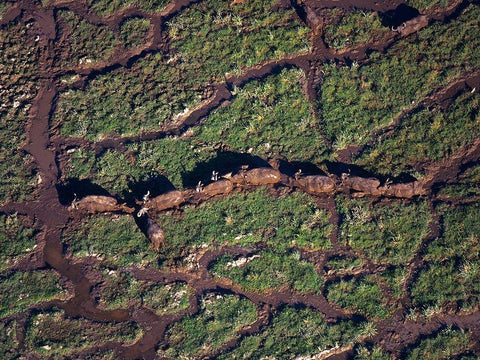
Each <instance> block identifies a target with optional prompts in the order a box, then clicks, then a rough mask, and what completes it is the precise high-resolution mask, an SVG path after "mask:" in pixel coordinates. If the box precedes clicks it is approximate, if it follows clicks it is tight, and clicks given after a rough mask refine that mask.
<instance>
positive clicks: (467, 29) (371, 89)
mask: <svg viewBox="0 0 480 360" xmlns="http://www.w3.org/2000/svg"><path fill="white" fill-rule="evenodd" d="M479 16H480V9H479V8H478V7H477V6H470V7H469V8H468V9H467V10H466V11H465V13H463V14H462V15H461V16H460V17H459V18H458V19H455V20H452V21H451V22H448V23H446V24H440V23H437V24H433V25H432V26H429V27H427V28H425V29H423V30H420V31H419V32H418V35H417V36H414V37H409V38H407V39H405V40H401V41H399V42H398V43H396V44H395V45H394V46H392V48H391V49H389V50H388V52H387V54H386V56H383V55H380V54H379V53H376V52H374V53H372V54H371V55H370V62H369V63H368V64H367V65H364V66H358V65H357V64H356V63H353V64H352V66H350V67H349V66H336V65H326V66H325V79H324V82H323V84H322V86H321V92H320V101H321V102H320V103H321V106H320V107H321V114H322V118H323V120H324V122H325V127H326V135H327V137H328V139H329V140H330V141H331V142H332V143H333V146H334V148H335V149H341V148H344V147H345V146H346V145H348V144H351V143H354V144H364V143H365V142H366V141H367V140H368V136H369V134H371V132H372V130H374V129H375V128H378V127H382V126H385V125H387V124H388V123H389V122H390V121H391V120H392V119H394V118H395V116H398V114H399V113H400V112H401V111H402V110H403V109H406V108H408V107H410V106H412V102H415V101H420V100H422V99H423V98H424V97H425V96H426V95H427V94H428V93H429V92H431V91H432V90H434V89H435V88H437V87H439V86H442V85H445V84H447V83H449V82H451V81H452V80H454V79H455V78H457V77H458V76H459V75H460V74H461V73H462V72H469V71H472V70H473V69H475V68H477V67H478V66H479V60H480V58H479V57H478V52H477V51H476V50H475V49H476V48H478V46H479V45H480V44H479V42H478V41H479V40H478V39H480V33H479V28H478V26H476V25H475V24H477V23H478V18H479ZM339 105H340V106H339ZM411 134H418V133H417V132H411ZM418 135H420V134H418ZM453 138H455V137H452V139H453ZM401 146H402V149H409V147H408V145H407V144H402V145H401ZM426 148H427V147H426ZM377 165H378V163H377V162H370V163H369V166H371V167H372V168H373V167H374V166H377Z"/></svg>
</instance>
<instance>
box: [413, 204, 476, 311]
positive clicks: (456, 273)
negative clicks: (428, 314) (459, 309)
mask: <svg viewBox="0 0 480 360" xmlns="http://www.w3.org/2000/svg"><path fill="white" fill-rule="evenodd" d="M441 210H442V215H443V226H444V233H443V236H442V237H441V238H438V239H435V240H434V241H432V243H431V244H430V245H429V247H428V249H427V254H426V259H427V260H429V263H428V266H427V267H426V268H425V269H422V271H421V272H420V273H419V276H418V279H417V281H416V283H415V284H414V286H413V287H412V295H413V297H414V303H415V304H417V305H423V306H427V305H439V306H441V305H444V304H446V303H448V302H455V303H459V304H461V305H462V306H463V307H465V308H470V307H471V306H472V305H474V304H476V303H478V301H479V300H480V286H479V285H478V284H479V283H480V266H479V263H480V257H479V255H478V254H479V253H480V242H479V239H480V224H479V222H478V219H479V216H480V206H478V205H469V206H466V207H463V208H458V209H457V208H450V207H447V206H444V207H442V208H441Z"/></svg>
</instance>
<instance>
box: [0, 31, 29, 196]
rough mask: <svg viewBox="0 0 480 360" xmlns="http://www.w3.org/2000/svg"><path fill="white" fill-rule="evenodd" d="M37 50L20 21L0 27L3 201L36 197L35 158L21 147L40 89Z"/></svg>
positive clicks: (0, 193)
mask: <svg viewBox="0 0 480 360" xmlns="http://www.w3.org/2000/svg"><path fill="white" fill-rule="evenodd" d="M37 62H38V53H37V51H36V47H35V43H34V42H33V40H32V34H31V32H30V31H29V30H28V29H27V28H25V27H24V26H21V25H20V24H10V25H8V26H6V27H4V28H0V84H1V87H0V138H1V139H2V141H1V142H0V204H1V203H4V202H5V201H7V200H13V201H19V200H24V199H31V198H32V197H34V196H33V195H34V191H33V190H34V189H35V186H36V183H37V178H36V176H35V169H34V168H33V164H32V162H33V158H32V157H31V156H30V155H26V154H25V153H24V152H22V151H21V147H22V145H23V143H24V141H25V127H26V125H27V116H28V111H29V109H30V107H31V101H32V100H33V98H34V97H35V95H36V93H37V90H38V83H37V80H38V79H37V75H36V71H37V65H38V63H37Z"/></svg>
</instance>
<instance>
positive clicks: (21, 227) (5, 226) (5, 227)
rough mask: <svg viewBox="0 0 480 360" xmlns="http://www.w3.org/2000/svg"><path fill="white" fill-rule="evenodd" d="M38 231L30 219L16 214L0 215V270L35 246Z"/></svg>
mask: <svg viewBox="0 0 480 360" xmlns="http://www.w3.org/2000/svg"><path fill="white" fill-rule="evenodd" d="M37 233H38V230H36V229H35V228H34V226H33V223H32V221H31V220H29V219H27V218H24V217H20V216H18V215H16V214H13V215H10V216H6V215H0V271H3V270H5V269H6V268H7V267H8V266H9V265H11V264H13V263H14V262H15V260H17V259H19V258H20V257H21V256H22V255H25V254H27V253H28V252H30V251H33V249H34V248H35V235H36V234H37Z"/></svg>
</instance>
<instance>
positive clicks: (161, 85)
mask: <svg viewBox="0 0 480 360" xmlns="http://www.w3.org/2000/svg"><path fill="white" fill-rule="evenodd" d="M186 71H187V69H186V64H184V63H182V62H180V61H178V62H176V61H171V60H170V59H167V58H165V57H164V55H162V54H160V53H157V54H150V55H147V56H145V57H144V58H142V59H140V60H138V61H136V62H135V63H134V64H133V65H132V67H131V68H120V69H117V70H114V71H110V72H108V73H107V74H103V75H100V76H98V77H96V78H95V79H93V80H92V81H91V82H90V83H89V85H88V87H87V88H86V89H85V90H69V91H67V92H65V93H63V94H61V95H60V99H59V102H58V109H57V111H56V114H55V122H56V123H61V126H60V133H61V134H62V135H65V136H77V137H85V138H87V139H90V140H98V139H100V138H102V137H104V136H106V135H108V134H110V133H111V132H115V133H117V134H119V135H132V134H138V133H140V132H142V131H146V130H153V129H158V128H159V127H160V125H162V124H164V123H165V122H171V121H174V120H175V119H176V118H177V116H178V115H179V114H180V113H182V112H184V110H185V109H188V108H191V107H192V106H193V105H195V104H197V103H198V102H199V101H200V100H201V99H202V94H203V91H204V87H203V86H202V84H201V83H199V82H198V81H197V79H196V76H195V75H194V74H190V75H191V77H189V76H188V74H185V72H186ZM125 84H128V86H125Z"/></svg>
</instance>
